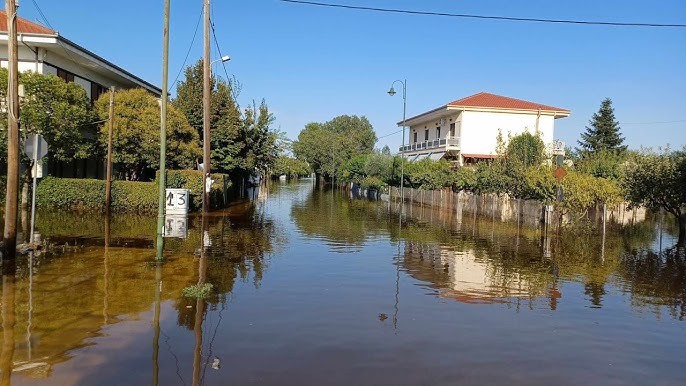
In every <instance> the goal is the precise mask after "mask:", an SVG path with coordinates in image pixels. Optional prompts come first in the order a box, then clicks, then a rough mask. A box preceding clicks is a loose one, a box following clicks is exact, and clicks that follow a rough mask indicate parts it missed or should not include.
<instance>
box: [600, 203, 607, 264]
mask: <svg viewBox="0 0 686 386" xmlns="http://www.w3.org/2000/svg"><path fill="white" fill-rule="evenodd" d="M606 223H607V205H606V204H603V243H602V246H601V248H600V259H601V260H602V261H603V262H605V234H606V232H605V231H606Z"/></svg>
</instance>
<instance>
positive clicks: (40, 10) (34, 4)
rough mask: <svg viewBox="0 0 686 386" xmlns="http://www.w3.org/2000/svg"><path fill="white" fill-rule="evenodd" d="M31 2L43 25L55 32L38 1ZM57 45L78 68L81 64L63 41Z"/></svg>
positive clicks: (58, 40)
mask: <svg viewBox="0 0 686 386" xmlns="http://www.w3.org/2000/svg"><path fill="white" fill-rule="evenodd" d="M31 2H32V3H33V6H34V7H36V11H38V14H39V15H40V17H41V19H42V21H43V23H45V25H47V26H48V27H50V29H51V30H53V31H55V28H54V27H53V26H52V24H50V21H49V20H48V18H47V17H46V16H45V14H44V13H43V10H42V9H41V8H40V6H39V5H38V3H37V2H36V0H31ZM57 44H59V45H60V47H62V50H64V53H65V54H67V56H68V57H69V60H71V61H72V62H74V64H76V65H77V66H79V65H80V64H79V62H77V61H76V59H74V57H73V56H72V55H71V52H69V50H68V49H67V47H66V46H65V45H64V43H63V42H62V40H60V39H57Z"/></svg>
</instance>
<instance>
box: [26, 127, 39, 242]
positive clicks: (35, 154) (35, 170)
mask: <svg viewBox="0 0 686 386" xmlns="http://www.w3.org/2000/svg"><path fill="white" fill-rule="evenodd" d="M30 138H32V140H33V157H32V158H33V170H32V171H33V173H31V174H33V191H32V192H31V235H30V236H29V242H30V243H31V244H33V229H34V226H35V224H36V176H37V174H38V144H39V143H40V141H39V140H38V138H39V137H38V134H33V135H32V136H31V137H30Z"/></svg>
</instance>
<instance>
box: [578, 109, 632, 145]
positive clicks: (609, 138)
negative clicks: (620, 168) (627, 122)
mask: <svg viewBox="0 0 686 386" xmlns="http://www.w3.org/2000/svg"><path fill="white" fill-rule="evenodd" d="M589 124H590V127H589V126H586V132H585V133H582V134H581V140H580V141H578V144H579V148H578V151H579V153H580V154H581V155H582V156H586V155H588V153H597V152H599V151H601V150H609V151H613V152H619V153H621V152H624V151H625V150H626V145H623V143H624V137H622V135H621V134H620V132H619V131H620V127H619V122H617V120H616V119H615V112H614V108H613V107H612V100H611V99H610V98H605V99H604V100H603V101H602V102H601V104H600V109H599V110H598V112H597V113H595V114H593V117H592V118H591V120H590V122H589Z"/></svg>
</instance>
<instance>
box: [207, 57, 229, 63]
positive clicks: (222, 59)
mask: <svg viewBox="0 0 686 386" xmlns="http://www.w3.org/2000/svg"><path fill="white" fill-rule="evenodd" d="M229 60H231V57H230V56H229V55H224V56H222V57H221V58H219V59H215V60H213V61H211V62H210V65H212V64H215V63H217V62H222V63H224V62H228V61H229Z"/></svg>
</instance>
